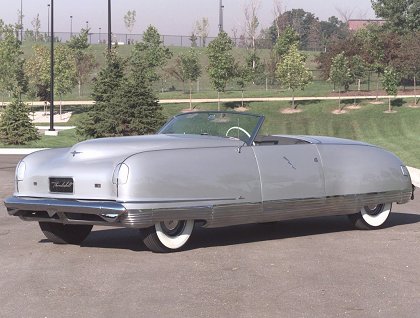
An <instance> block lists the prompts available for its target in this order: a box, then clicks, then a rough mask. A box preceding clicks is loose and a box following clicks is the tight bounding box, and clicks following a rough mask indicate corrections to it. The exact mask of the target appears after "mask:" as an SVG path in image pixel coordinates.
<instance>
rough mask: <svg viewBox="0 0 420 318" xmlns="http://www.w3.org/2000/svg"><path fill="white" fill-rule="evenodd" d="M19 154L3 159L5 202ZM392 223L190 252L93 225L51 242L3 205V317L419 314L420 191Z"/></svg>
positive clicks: (196, 240) (285, 234)
mask: <svg viewBox="0 0 420 318" xmlns="http://www.w3.org/2000/svg"><path fill="white" fill-rule="evenodd" d="M19 158H20V156H16V155H13V156H10V155H1V156H0V180H1V186H0V197H1V198H4V197H6V196H8V195H11V194H12V192H13V174H14V169H15V165H16V163H17V161H18V159H19ZM417 190H418V192H417V197H416V198H415V200H414V201H411V202H410V203H408V204H405V205H395V206H394V209H393V212H394V213H392V214H391V216H390V219H389V222H388V224H387V227H386V228H384V229H380V230H375V231H357V230H354V229H353V228H352V227H351V226H350V223H349V222H348V221H347V218H346V217H342V216H341V217H324V218H312V219H303V220H293V221H286V222H277V223H269V224H253V225H246V226H236V227H226V228H220V229H200V228H198V229H195V232H194V233H193V236H192V239H191V242H190V244H189V245H188V248H187V249H186V250H185V251H182V252H178V253H172V254H164V255H162V254H154V253H152V252H150V251H148V250H147V249H146V247H145V246H144V245H143V243H142V242H141V240H140V238H139V236H138V235H137V234H138V233H137V231H136V230H133V229H113V228H108V227H94V231H93V232H92V233H91V234H90V236H89V237H88V238H87V239H86V241H85V242H84V243H83V244H82V246H72V245H54V244H52V243H51V242H49V241H48V240H47V239H46V238H45V237H44V236H43V234H42V232H41V230H40V229H39V227H38V225H37V224H36V223H34V222H23V221H21V220H20V219H18V218H16V217H10V216H8V214H7V212H6V209H5V207H4V206H3V205H1V206H0V252H1V256H0V268H1V271H0V317H183V318H185V317H310V318H313V317H392V318H394V317H413V318H414V317H420V271H419V269H420V266H419V261H420V189H417Z"/></svg>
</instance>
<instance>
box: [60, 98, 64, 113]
mask: <svg viewBox="0 0 420 318" xmlns="http://www.w3.org/2000/svg"><path fill="white" fill-rule="evenodd" d="M62 100H63V98H62V95H61V94H60V119H63V118H62V117H61V106H62V104H63V101H62Z"/></svg>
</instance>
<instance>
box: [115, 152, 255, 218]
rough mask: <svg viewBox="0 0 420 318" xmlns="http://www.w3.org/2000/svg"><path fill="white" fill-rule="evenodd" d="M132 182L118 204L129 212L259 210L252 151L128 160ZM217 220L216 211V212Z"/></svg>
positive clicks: (166, 154)
mask: <svg viewBox="0 0 420 318" xmlns="http://www.w3.org/2000/svg"><path fill="white" fill-rule="evenodd" d="M125 164H127V165H128V166H129V167H130V173H129V178H128V182H127V183H126V184H124V185H119V187H118V199H119V201H121V202H124V203H125V204H126V205H127V206H129V207H130V208H138V209H154V208H163V209H164V208H179V207H183V208H185V207H195V206H206V205H230V204H238V205H243V204H248V203H250V204H253V205H254V206H253V208H254V209H255V210H256V211H257V212H258V211H259V210H260V208H261V201H262V198H261V186H260V177H259V171H258V167H257V164H256V161H255V156H254V153H253V151H252V148H251V147H243V148H242V150H241V152H239V151H238V147H220V148H217V149H215V148H199V149H172V150H165V151H150V152H144V153H140V154H136V155H134V156H132V157H129V158H128V159H126V161H125ZM214 217H217V211H215V212H214Z"/></svg>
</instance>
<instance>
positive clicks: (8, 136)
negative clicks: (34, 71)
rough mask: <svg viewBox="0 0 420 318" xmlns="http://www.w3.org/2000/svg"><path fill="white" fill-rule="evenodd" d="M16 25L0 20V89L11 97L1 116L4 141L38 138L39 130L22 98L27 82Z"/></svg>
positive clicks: (16, 142)
mask: <svg viewBox="0 0 420 318" xmlns="http://www.w3.org/2000/svg"><path fill="white" fill-rule="evenodd" d="M14 32H15V28H13V27H12V26H11V25H8V26H5V25H4V24H3V22H2V21H0V35H1V36H0V60H1V61H2V62H1V63H0V90H5V91H7V92H9V93H10V94H11V95H12V97H13V100H12V102H11V103H10V104H9V105H8V106H7V107H6V110H5V111H4V112H3V113H2V114H1V117H0V140H1V141H2V142H4V143H6V144H13V145H18V144H25V143H27V142H29V141H32V140H36V139H38V133H37V130H36V128H35V126H34V125H33V123H32V122H31V120H30V118H29V109H28V108H27V107H26V105H25V104H24V103H23V102H22V101H21V96H22V94H24V93H26V92H27V89H28V82H27V77H26V76H25V74H24V71H23V65H24V59H23V51H22V48H21V43H20V41H19V40H18V39H17V38H16V37H15V34H14Z"/></svg>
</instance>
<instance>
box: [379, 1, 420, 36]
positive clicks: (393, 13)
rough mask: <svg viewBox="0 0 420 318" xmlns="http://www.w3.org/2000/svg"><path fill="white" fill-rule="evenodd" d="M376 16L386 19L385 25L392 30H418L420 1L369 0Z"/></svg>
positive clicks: (419, 25) (404, 31)
mask: <svg viewBox="0 0 420 318" xmlns="http://www.w3.org/2000/svg"><path fill="white" fill-rule="evenodd" d="M371 2H372V8H373V10H375V13H376V15H377V16H378V17H381V18H383V19H384V20H386V22H385V27H386V28H387V29H389V30H390V31H393V32H398V33H410V32H413V31H420V1H418V0H371Z"/></svg>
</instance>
